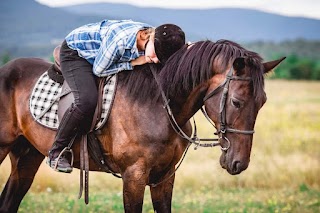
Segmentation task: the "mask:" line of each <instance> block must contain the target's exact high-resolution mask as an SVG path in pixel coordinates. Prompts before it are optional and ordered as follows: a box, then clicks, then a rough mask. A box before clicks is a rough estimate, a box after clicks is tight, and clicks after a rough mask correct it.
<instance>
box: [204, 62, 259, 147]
mask: <svg viewBox="0 0 320 213" xmlns="http://www.w3.org/2000/svg"><path fill="white" fill-rule="evenodd" d="M231 80H235V81H251V77H239V76H234V75H233V67H231V68H230V70H229V72H228V74H227V76H226V79H225V81H224V82H223V83H222V84H220V85H219V86H218V87H217V88H216V89H214V90H213V91H211V92H210V93H209V94H208V95H206V96H205V97H204V98H203V103H204V102H205V101H207V100H208V99H210V98H211V97H212V96H214V95H216V94H217V93H218V92H219V91H220V90H221V89H223V91H222V96H221V100H220V114H219V118H220V121H219V122H220V129H218V128H217V127H216V126H215V125H214V124H213V122H212V121H211V119H210V117H209V116H208V114H207V112H206V111H205V110H204V108H201V111H202V113H203V114H204V116H205V117H206V118H207V120H208V121H210V123H211V124H212V125H213V126H214V127H215V128H216V130H217V132H216V133H215V134H216V135H218V136H219V142H220V145H221V149H222V150H223V151H227V150H228V149H229V148H230V140H229V139H228V138H227V136H226V133H227V132H230V133H238V134H245V135H252V134H253V133H254V130H239V129H233V128H229V127H228V126H227V121H226V120H227V119H226V117H227V113H226V104H227V96H228V92H229V85H230V81H231ZM221 139H224V140H225V141H227V143H228V145H227V146H226V147H222V144H221V141H220V140H221Z"/></svg>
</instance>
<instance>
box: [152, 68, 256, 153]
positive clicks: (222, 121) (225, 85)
mask: <svg viewBox="0 0 320 213" xmlns="http://www.w3.org/2000/svg"><path fill="white" fill-rule="evenodd" d="M150 69H151V72H152V74H153V77H154V79H155V80H156V82H157V84H158V87H159V89H160V92H161V96H162V99H163V101H164V108H165V109H166V111H167V114H168V117H169V120H170V123H171V126H172V127H173V129H174V130H175V131H176V133H177V134H179V135H180V136H181V137H182V138H184V139H186V140H187V141H189V142H190V144H195V145H196V147H195V149H196V148H197V147H198V146H200V147H214V146H221V150H223V151H227V150H228V149H229V148H230V145H231V143H230V140H229V139H228V138H227V136H226V133H227V132H229V133H237V134H245V135H252V134H253V133H254V130H239V129H233V128H230V127H228V126H227V124H226V104H227V96H228V92H229V85H230V82H231V80H235V81H251V80H252V78H251V77H240V76H234V75H233V71H234V70H233V67H231V68H230V70H229V72H228V73H227V75H226V79H225V80H224V82H223V83H222V84H220V85H219V86H218V87H217V88H215V89H214V90H213V91H211V92H210V93H209V94H207V95H206V96H205V97H204V98H203V103H205V101H207V100H208V99H210V98H212V97H213V96H215V95H216V94H218V93H219V92H220V91H221V90H222V89H223V91H222V95H221V100H220V111H219V112H220V113H219V118H220V121H219V123H220V129H218V128H217V127H216V126H215V124H214V123H213V121H212V120H211V119H210V117H209V116H208V114H207V112H206V111H205V109H204V107H201V111H202V113H203V114H204V116H205V117H206V119H207V120H208V121H209V123H210V124H211V125H212V126H213V127H214V128H215V129H216V132H215V133H214V134H215V135H218V138H212V139H211V138H198V137H197V127H196V123H195V121H194V130H193V136H192V137H189V136H188V135H187V134H186V133H185V132H184V131H183V130H182V129H181V128H180V126H179V125H178V123H177V122H176V120H175V118H174V115H173V113H172V111H171V108H170V106H169V100H168V99H167V97H166V95H165V93H164V92H163V89H162V87H161V84H160V82H159V80H158V79H157V74H156V71H155V69H154V67H153V66H151V65H150ZM222 139H223V140H225V141H226V142H227V146H226V147H223V146H222V143H221V140H222ZM202 141H206V142H209V141H210V142H212V141H218V142H212V143H201V142H202Z"/></svg>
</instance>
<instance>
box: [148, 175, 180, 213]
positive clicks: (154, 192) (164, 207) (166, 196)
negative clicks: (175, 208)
mask: <svg viewBox="0 0 320 213" xmlns="http://www.w3.org/2000/svg"><path fill="white" fill-rule="evenodd" d="M170 174H172V173H170ZM174 177H175V176H174V174H173V175H172V176H171V177H170V178H168V179H165V181H163V182H161V183H160V184H158V185H156V186H150V191H151V199H152V204H153V209H154V211H155V212H157V213H167V212H171V202H172V191H173V184H174Z"/></svg>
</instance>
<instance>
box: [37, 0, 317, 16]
mask: <svg viewBox="0 0 320 213" xmlns="http://www.w3.org/2000/svg"><path fill="white" fill-rule="evenodd" d="M37 1H38V2H40V3H42V4H45V5H49V6H53V7H57V6H65V5H72V4H80V3H95V2H109V3H123V4H131V5H136V6H139V7H162V8H174V9H178V8H183V9H186V8H189V9H209V8H217V7H238V8H249V9H257V10H261V11H266V12H271V13H277V14H281V15H287V16H302V17H310V18H316V19H320V13H319V9H320V1H319V0H281V1H279V0H228V1H213V0H184V1H181V0H161V1H159V0H148V1H145V0H68V1H65V0H55V1H52V0H37Z"/></svg>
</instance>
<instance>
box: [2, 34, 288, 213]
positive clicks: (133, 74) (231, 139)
mask: <svg viewBox="0 0 320 213" xmlns="http://www.w3.org/2000/svg"><path fill="white" fill-rule="evenodd" d="M281 60H282V59H280V60H276V61H271V62H266V63H262V58H261V57H260V56H259V55H258V54H256V53H254V52H251V51H248V50H246V49H244V48H242V47H241V46H239V45H238V44H236V43H233V42H231V41H226V40H221V41H218V42H216V43H214V42H211V41H200V42H197V43H195V44H193V45H191V46H188V45H185V46H184V47H183V48H182V49H180V50H179V51H178V52H176V53H175V54H174V55H173V56H171V57H170V59H169V60H168V61H167V63H166V65H165V66H164V67H163V68H161V69H160V68H159V67H158V66H157V65H150V66H154V69H155V70H156V72H157V78H158V82H159V84H160V85H161V88H162V89H163V91H164V93H165V94H166V96H167V98H168V99H169V100H170V102H169V106H170V107H171V110H172V113H173V115H174V117H175V118H176V121H177V124H178V125H179V126H180V127H181V129H182V130H183V131H184V132H185V133H186V134H187V135H190V134H191V131H192V129H191V124H190V122H189V119H190V118H191V117H192V116H193V115H194V114H195V113H196V112H197V111H198V110H199V109H200V108H201V107H202V106H203V105H204V106H205V109H206V112H207V114H208V116H209V117H210V119H211V120H212V121H213V122H214V123H215V124H216V127H217V129H218V130H219V131H218V134H219V135H220V143H221V146H222V154H221V157H220V164H221V166H222V167H223V168H225V169H226V170H227V171H228V172H229V173H230V174H233V175H234V174H239V173H240V172H241V171H243V170H245V169H246V168H247V167H248V164H249V160H250V152H251V146H252V139H253V135H252V133H253V131H252V130H253V129H254V124H255V120H256V117H257V114H258V111H259V110H260V108H261V107H262V106H263V104H264V103H265V101H266V95H265V92H264V74H265V73H267V72H269V71H270V70H272V69H273V68H274V67H275V66H277V65H278V64H279V63H280V62H281ZM50 65H51V64H50V63H48V62H46V61H44V60H41V59H35V58H21V59H16V60H13V61H11V62H9V63H7V64H6V65H5V66H3V67H2V68H1V69H0V164H1V163H2V162H3V160H4V159H5V157H6V156H7V155H8V154H9V156H10V160H11V163H12V171H11V175H10V177H9V179H8V181H7V183H6V185H5V187H4V189H3V191H2V193H1V197H0V212H16V211H17V210H18V208H19V205H20V202H21V200H22V199H23V197H24V195H25V194H26V193H27V191H28V190H29V188H30V186H31V184H32V182H33V179H34V176H35V174H36V173H37V170H38V168H39V166H40V164H41V162H42V161H43V159H44V157H45V156H47V153H48V150H49V149H50V147H51V146H52V143H53V139H54V137H55V131H53V130H51V129H48V128H45V127H43V126H42V125H40V124H38V123H37V122H35V121H34V119H33V118H32V116H31V114H30V112H29V104H28V103H29V98H30V93H31V91H32V88H33V86H34V85H35V83H36V81H37V79H38V78H39V76H40V75H41V74H42V73H43V72H45V71H46V70H47V69H48V68H49V66H50ZM118 77H119V82H118V85H117V92H116V96H115V100H114V105H113V108H112V111H111V113H110V117H109V119H108V121H107V123H106V125H105V127H104V128H103V129H102V134H101V135H99V139H100V141H101V143H102V146H103V149H104V152H105V153H106V156H107V161H108V162H109V164H110V166H111V169H112V170H113V171H114V172H116V173H119V174H121V176H122V179H123V202H124V209H125V211H126V212H141V211H142V206H143V197H144V191H145V187H146V186H147V185H149V186H150V190H151V197H152V202H153V207H154V210H155V211H156V212H158V213H159V212H171V200H172V190H173V185H174V178H175V177H174V171H175V166H176V164H177V163H178V162H179V160H180V158H181V157H182V154H183V152H184V150H185V149H186V147H187V146H188V141H187V140H186V139H183V138H182V137H180V135H179V134H178V133H177V132H176V131H174V129H173V128H172V126H171V124H170V121H169V119H168V116H167V112H166V110H165V109H164V107H163V105H164V102H163V100H162V98H161V93H160V90H159V86H158V84H157V82H156V81H155V79H154V77H153V75H152V73H151V72H150V67H149V65H144V66H140V67H136V68H135V70H134V71H130V72H122V73H119V74H118ZM225 79H228V81H225ZM223 82H225V83H223ZM221 85H222V86H221ZM217 88H218V89H217ZM219 88H221V89H219ZM212 91H214V92H212ZM226 91H227V92H226ZM73 150H74V153H76V154H75V159H74V161H75V163H74V166H75V167H76V168H79V155H78V153H79V143H74V145H73ZM90 170H91V171H99V167H98V166H96V165H95V163H94V162H90ZM156 183H159V184H157V185H156V186H153V185H152V184H156ZM53 202H54V201H53Z"/></svg>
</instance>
